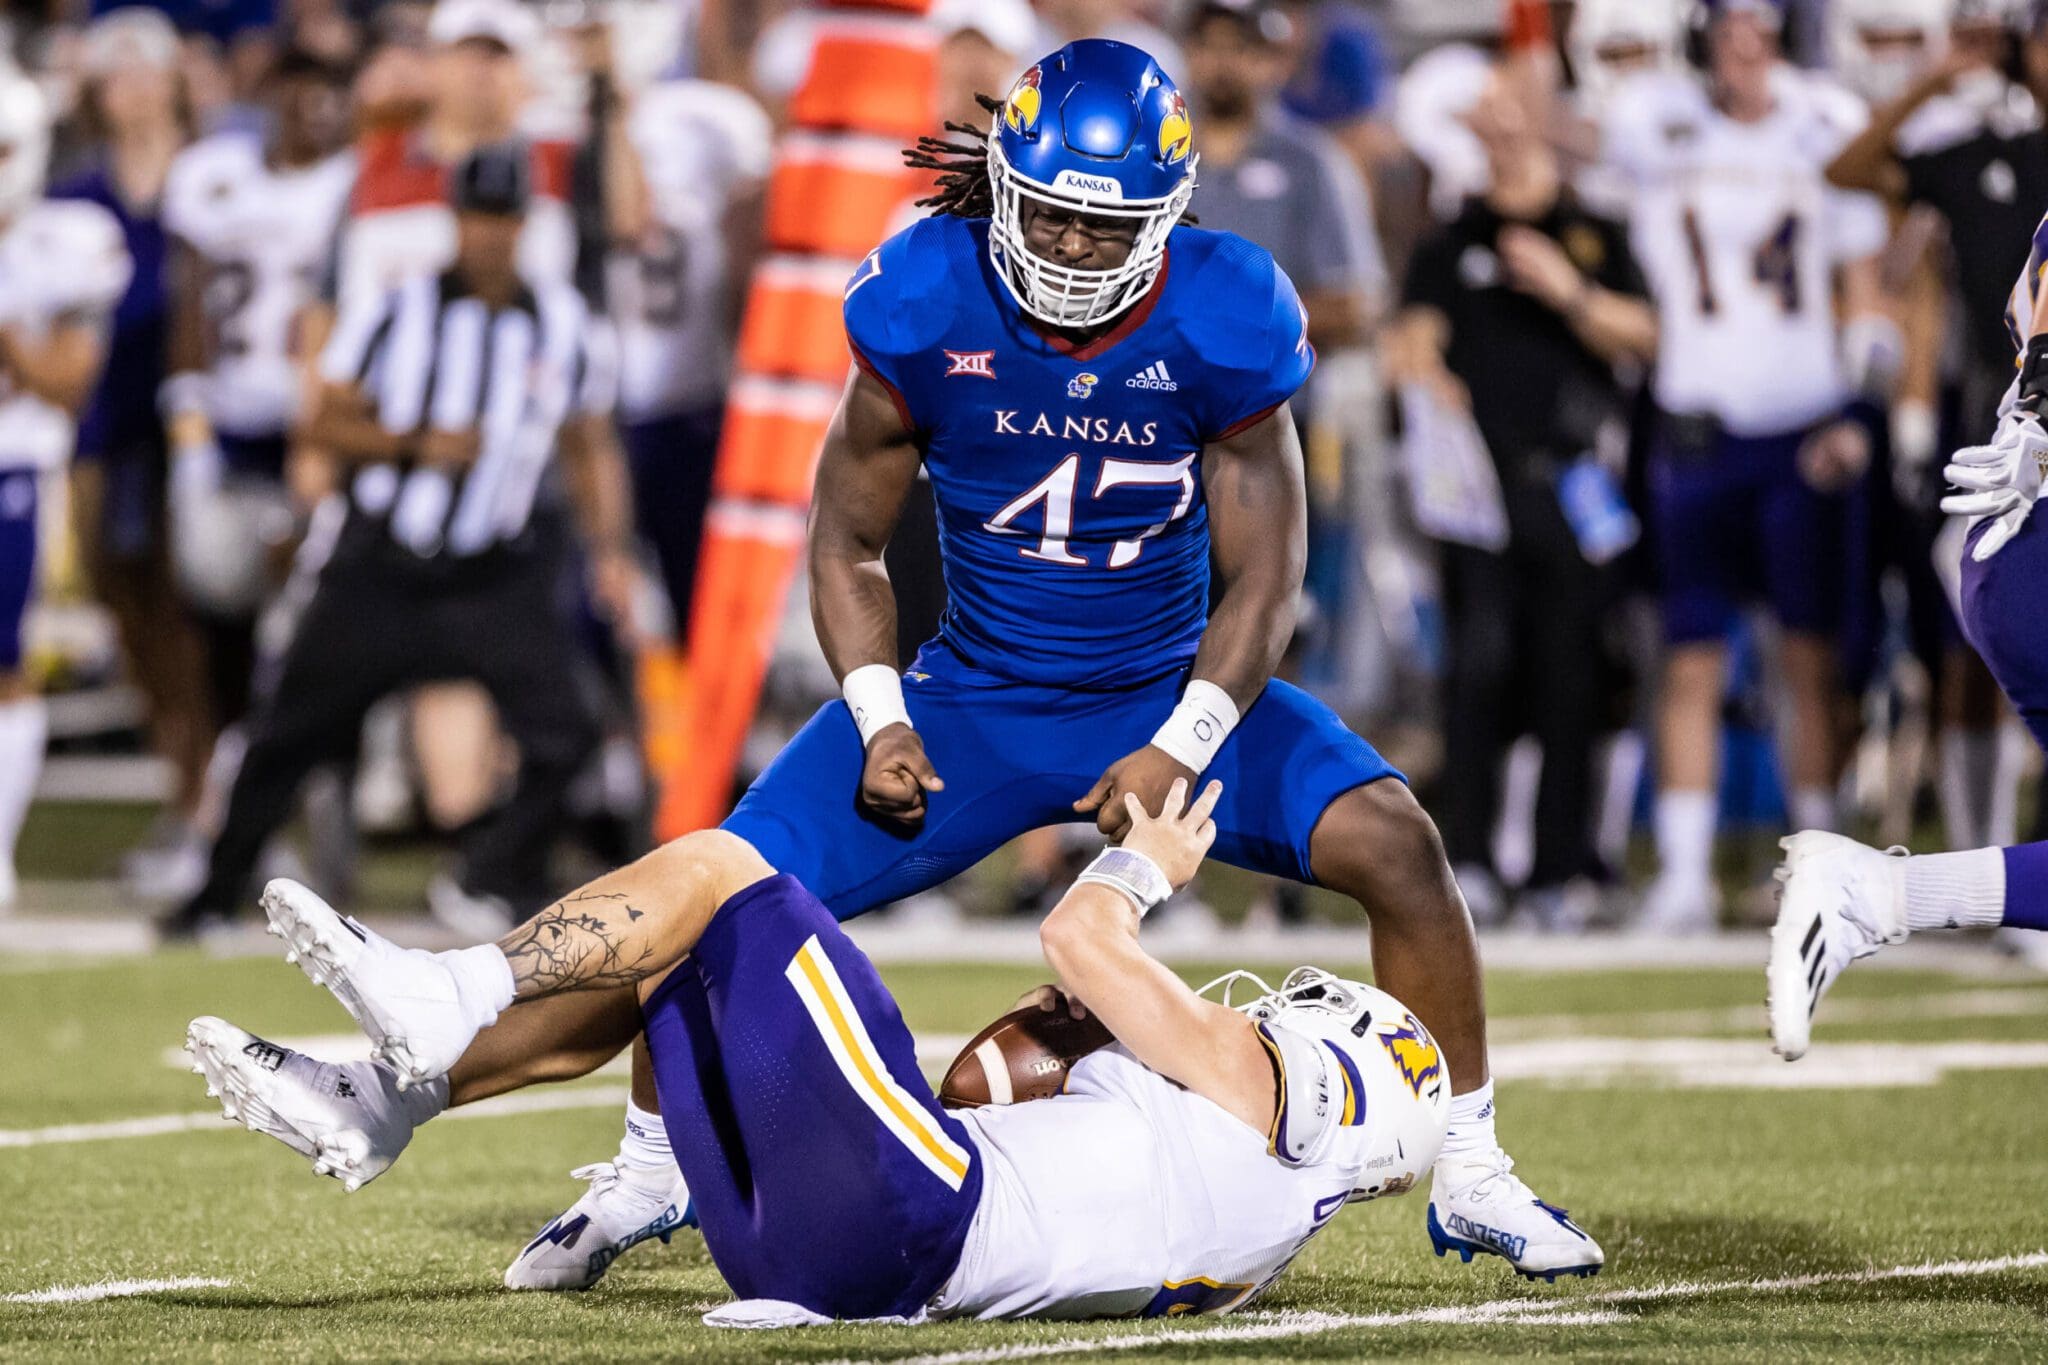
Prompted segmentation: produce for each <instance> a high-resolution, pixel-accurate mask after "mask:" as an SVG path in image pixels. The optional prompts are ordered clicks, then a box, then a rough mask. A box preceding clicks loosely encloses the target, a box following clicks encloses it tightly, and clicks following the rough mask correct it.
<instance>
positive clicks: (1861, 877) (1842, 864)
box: [1765, 829, 1906, 1062]
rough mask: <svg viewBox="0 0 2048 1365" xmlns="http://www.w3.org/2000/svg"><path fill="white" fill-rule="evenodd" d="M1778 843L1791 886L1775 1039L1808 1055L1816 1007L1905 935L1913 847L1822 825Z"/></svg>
mask: <svg viewBox="0 0 2048 1365" xmlns="http://www.w3.org/2000/svg"><path fill="white" fill-rule="evenodd" d="M1778 846H1779V847H1780V848H1782V849H1784V850H1785V860H1784V861H1783V862H1782V863H1780V864H1779V865H1778V871H1777V874H1776V875H1777V878H1778V881H1779V882H1780V883H1782V884H1783V887H1784V889H1783V890H1782V891H1781V892H1780V893H1779V897H1778V922H1777V923H1776V924H1775V925H1773V926H1772V927H1771V963H1770V968H1769V970H1768V972H1767V973H1766V974H1765V979H1766V982H1767V985H1768V990H1767V996H1768V999H1769V1003H1770V1011H1771V1047H1772V1049H1773V1050H1774V1051H1775V1052H1776V1053H1777V1054H1778V1055H1779V1056H1780V1057H1783V1058H1784V1059H1785V1060H1786V1061H1788V1062H1790V1061H1797V1060H1798V1059H1799V1058H1800V1057H1802V1056H1804V1055H1805V1053H1806V1048H1807V1044H1808V1043H1809V1042H1810V1041H1811V1040H1812V1035H1813V1012H1814V1010H1815V1009H1816V1008H1817V1007H1818V1006H1819V1005H1820V998H1821V997H1822V996H1823V995H1825V994H1827V990H1828V987H1830V986H1832V985H1834V983H1835V978H1836V977H1838V976H1840V975H1841V974H1842V969H1843V968H1845V967H1847V966H1848V965H1849V964H1850V963H1851V962H1854V961H1855V960H1856V959H1857V958H1859V957H1869V956H1870V955H1871V954H1872V953H1874V952H1876V951H1877V950H1878V949H1879V948H1882V947H1884V946H1885V945H1886V944H1889V943H1903V942H1905V939H1906V878H1905V854H1906V851H1905V850H1904V849H1902V848H1901V849H1893V850H1891V851H1890V852H1886V853H1880V852H1879V851H1878V850H1876V849H1874V848H1871V847H1869V846H1868V845H1865V844H1859V843H1857V842H1856V841H1855V840H1854V839H1846V838H1844V837H1842V836H1841V835H1839V834H1829V833H1827V832H1826V831H1824V830H1816V829H1810V830H1805V831H1803V832H1801V833H1799V834H1794V835H1792V836H1791V837H1790V838H1787V839H1782V840H1780V841H1779V844H1778Z"/></svg>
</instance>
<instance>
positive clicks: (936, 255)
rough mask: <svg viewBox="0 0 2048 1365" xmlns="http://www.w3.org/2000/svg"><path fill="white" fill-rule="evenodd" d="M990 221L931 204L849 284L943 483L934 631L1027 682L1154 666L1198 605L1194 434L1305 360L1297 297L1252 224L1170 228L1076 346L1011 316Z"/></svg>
mask: <svg viewBox="0 0 2048 1365" xmlns="http://www.w3.org/2000/svg"><path fill="white" fill-rule="evenodd" d="M988 232H989V225H988V222H987V220H985V219H961V218H954V217H934V218H928V219H925V220H923V221H921V222H919V223H917V224H915V225H913V226H912V227H910V228H908V229H906V230H905V231H903V232H901V233H899V234H897V235H896V236H894V237H892V238H890V239H889V240H888V241H887V242H884V243H883V244H882V245H881V246H880V247H879V248H877V249H876V250H875V251H874V252H873V253H871V254H870V255H869V256H868V258H867V259H866V260H865V261H863V262H862V263H861V266H860V269H859V270H857V271H855V272H854V276H853V278H852V280H851V281H849V282H848V284H847V288H846V330H847V335H848V338H849V340H850V341H851V343H852V346H853V352H854V357H855V360H856V362H857V363H858V364H859V365H860V367H861V368H862V369H863V370H865V371H866V372H867V373H868V374H870V375H872V376H873V377H874V378H875V379H877V380H879V381H880V382H881V383H882V384H883V385H885V386H886V387H887V388H888V389H889V391H890V393H891V395H892V396H893V397H894V399H895V401H896V405H897V408H898V410H899V411H900V412H901V413H902V415H903V420H904V421H905V423H906V424H908V425H909V426H910V427H911V428H913V429H914V430H915V431H916V432H917V434H918V437H919V440H920V444H921V445H922V447H923V451H924V461H925V467H926V469H927V470H928V471H929V472H930V474H931V480H932V487H933V490H934V492H935V493H936V495H937V502H938V509H939V540H940V548H941V551H942V554H943V558H944V562H945V570H946V590H947V594H948V606H947V611H946V618H945V622H944V625H943V626H942V628H941V632H940V638H941V639H942V640H944V641H945V642H946V643H947V644H949V645H950V646H951V647H952V648H953V649H954V650H955V651H956V652H957V653H958V654H960V655H961V656H962V657H963V658H964V659H965V660H966V661H967V662H968V663H970V664H972V665H974V666H975V667H977V668H981V669H984V670H987V671H988V672H991V673H994V674H997V675H999V676H1003V677H1007V678H1012V679H1015V680H1018V681H1021V682H1031V683H1040V684H1046V685H1051V686H1056V687H1076V688H1115V687H1123V686H1127V685H1129V684H1132V683H1137V682H1143V681H1146V680H1149V679H1154V678H1157V677H1160V676H1161V675H1163V674H1166V673H1170V672H1172V671H1174V670H1176V669H1178V668H1181V667H1183V666H1185V665H1186V663H1187V662H1188V660H1189V659H1190V658H1192V657H1193V655H1194V652H1195V646H1196V644H1197V642H1198V641H1199V640H1200V638H1201V634H1202V629H1203V626H1204V624H1205V623H1206V620H1207V615H1208V605H1209V513H1208V505H1207V502H1206V500H1205V498H1204V496H1203V489H1202V448H1203V447H1204V446H1205V445H1207V444H1208V443H1210V442H1212V441H1217V440H1220V439H1223V438H1225V437H1227V436H1230V435H1234V434H1235V433H1237V432H1238V431H1241V430H1243V429H1244V428H1245V427H1247V426H1249V425H1251V424H1253V423H1255V422H1257V421H1259V420H1260V419H1262V418H1263V417H1265V416H1266V415H1267V414H1268V413H1270V412H1272V411H1273V409H1274V408H1276V407H1278V406H1279V405H1280V404H1281V403H1283V402H1285V401H1286V400H1287V398H1288V397H1289V396H1290V395H1292V394H1293V393H1294V391H1295V390H1296V389H1298V388H1300V387H1301V385H1302V383H1303V381H1305V380H1306V379H1307V378H1308V375H1309V371H1310V370H1311V369H1312V368H1313V366H1314V363H1315V353H1314V351H1313V350H1312V349H1311V348H1310V346H1309V344H1308V337H1307V333H1306V330H1305V329H1306V326H1307V318H1306V315H1305V313H1304V312H1303V310H1302V306H1301V301H1300V300H1299V298H1297V297H1296V295H1295V292H1294V286H1293V285H1292V284H1290V283H1289V282H1288V279H1287V276H1286V275H1285V274H1283V273H1282V272H1281V271H1280V269H1279V267H1277V266H1276V265H1274V263H1273V258H1272V257H1271V256H1270V255H1268V254H1267V253H1266V252H1265V251H1263V250H1261V249H1260V248H1258V247H1256V246H1253V245H1252V244H1251V243H1250V242H1247V241H1245V240H1244V239H1242V238H1240V237H1234V236H1232V235H1230V234H1228V233H1221V232H1205V231H1202V230H1200V229H1197V228H1189V227H1182V228H1177V229H1175V230H1174V232H1173V234H1172V236H1171V238H1170V239H1169V244H1168V248H1167V255H1166V265H1165V268H1164V269H1163V270H1162V272H1161V274H1160V276H1159V279H1158V280H1157V281H1156V282H1155V283H1154V285H1153V287H1152V289H1151V291H1150V292H1149V293H1147V294H1146V296H1145V297H1144V298H1143V299H1141V300H1140V301H1139V302H1138V303H1137V304H1136V305H1135V306H1133V307H1132V308H1131V309H1130V310H1129V311H1128V312H1126V313H1125V314H1123V315H1122V316H1121V317H1120V318H1118V319H1117V321H1116V322H1115V324H1114V325H1113V326H1112V328H1111V329H1110V330H1109V331H1108V332H1106V333H1104V334H1103V335H1102V336H1100V337H1098V338H1096V339H1095V340H1094V341H1091V342H1090V343H1088V344H1087V345H1086V346H1082V347H1079V348H1075V347H1073V346H1072V345H1070V344H1069V343H1067V342H1065V341H1064V340H1061V339H1058V338H1055V337H1049V336H1047V335H1045V334H1044V333H1042V332H1040V331H1038V330H1037V329H1035V328H1034V327H1033V326H1032V325H1031V324H1030V323H1029V322H1028V321H1026V320H1025V319H1024V317H1023V316H1022V315H1021V314H1020V312H1019V310H1018V308H1017V306H1016V304H1015V302H1014V301H1013V300H1012V298H1011V297H1010V294H1009V292H1008V290H1007V289H1006V287H1005V286H1004V284H1003V283H1002V281H1001V280H1000V279H999V278H998V277H997V276H996V274H995V272H994V269H993V267H992V266H991V265H990V262H989V255H988Z"/></svg>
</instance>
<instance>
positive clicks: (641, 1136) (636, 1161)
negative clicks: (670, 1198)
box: [618, 1099, 676, 1180]
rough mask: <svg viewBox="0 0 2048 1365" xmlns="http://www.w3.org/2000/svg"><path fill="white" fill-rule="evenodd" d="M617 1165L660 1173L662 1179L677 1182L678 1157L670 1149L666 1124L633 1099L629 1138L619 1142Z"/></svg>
mask: <svg viewBox="0 0 2048 1365" xmlns="http://www.w3.org/2000/svg"><path fill="white" fill-rule="evenodd" d="M618 1164H619V1165H621V1166H625V1167H636V1168H638V1169H641V1170H655V1171H660V1172H662V1176H663V1179H666V1180H673V1179H675V1174H676V1157H675V1153H674V1152H672V1151H670V1150H669V1145H668V1127H667V1125H665V1124H664V1123H662V1121H661V1115H659V1114H655V1113H650V1112H649V1111H647V1110H645V1109H642V1108H641V1107H640V1106H639V1105H637V1104H635V1103H633V1101H631V1100H630V1099H629V1100H627V1101H626V1135H625V1137H624V1138H622V1139H621V1140H620V1142H619V1160H618Z"/></svg>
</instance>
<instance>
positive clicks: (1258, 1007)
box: [1202, 967, 1451, 1201]
mask: <svg viewBox="0 0 2048 1365" xmlns="http://www.w3.org/2000/svg"><path fill="white" fill-rule="evenodd" d="M1245 984H1248V985H1250V986H1251V987H1252V988H1253V989H1254V990H1256V991H1257V992H1258V995H1257V996H1256V998H1254V999H1252V1000H1250V1001H1247V1002H1245V1003H1243V1004H1239V1003H1237V1002H1236V1001H1234V1000H1233V999H1232V998H1231V996H1232V993H1233V991H1234V990H1235V989H1236V988H1237V987H1238V986H1240V985H1245ZM1219 986H1220V987H1222V992H1223V993H1222V997H1221V998H1222V1002H1223V1003H1224V1004H1225V1005H1228V1006H1230V1007H1231V1008H1233V1009H1237V1010H1241V1011H1242V1012H1243V1013H1245V1014H1247V1015H1249V1016H1250V1017H1251V1018H1252V1020H1253V1021H1254V1022H1256V1023H1257V1025H1258V1029H1259V1039H1260V1041H1261V1042H1262V1043H1264V1044H1265V1046H1266V1051H1267V1054H1268V1055H1269V1056H1270V1057H1271V1059H1272V1062H1273V1072H1274V1076H1275V1077H1276V1079H1277V1081H1278V1084H1279V1104H1278V1106H1277V1109H1276V1112H1275V1114H1274V1117H1273V1129H1272V1131H1271V1132H1270V1133H1269V1134H1268V1135H1267V1137H1268V1150H1270V1151H1271V1152H1272V1154H1273V1155H1274V1156H1275V1157H1278V1158H1279V1159H1280V1160H1281V1161H1284V1162H1286V1163H1287V1164H1288V1165H1290V1166H1309V1165H1317V1166H1324V1167H1328V1168H1331V1169H1332V1170H1334V1171H1341V1172H1344V1173H1345V1174H1346V1175H1347V1176H1348V1178H1349V1179H1350V1180H1351V1199H1352V1200H1353V1201H1358V1200H1364V1199H1379V1198H1383V1197H1385V1196H1387V1195H1395V1194H1406V1193H1407V1192H1408V1191H1409V1190H1411V1189H1413V1188H1414V1187H1415V1185H1416V1182H1418V1181H1419V1180H1420V1179H1421V1178H1422V1177H1423V1176H1424V1175H1425V1174H1427V1173H1428V1171H1429V1168H1430V1167H1431V1166H1433V1165H1435V1164H1436V1157H1437V1153H1438V1152H1439V1151H1441V1150H1442V1148H1443V1143H1444V1130H1445V1129H1446V1128H1447V1127H1448V1126H1449V1123H1450V1113H1451V1078H1450V1074H1449V1072H1448V1070H1447V1069H1446V1067H1445V1065H1444V1059H1443V1053H1442V1052H1441V1051H1440V1050H1439V1049H1438V1047H1437V1045H1436V1040H1435V1039H1434V1038H1432V1037H1430V1034H1429V1030H1428V1029H1426V1028H1424V1027H1423V1026H1422V1022H1421V1021H1420V1020H1418V1019H1417V1018H1416V1017H1415V1015H1414V1013H1413V1012H1412V1011H1411V1010H1409V1009H1408V1007H1407V1006H1405V1005H1403V1004H1402V1003H1401V1002H1400V1001H1398V1000H1396V999H1395V998H1394V997H1393V996H1391V995H1388V994H1387V993H1386V992H1385V991H1383V990H1380V989H1379V988H1378V987H1375V986H1369V985H1367V984H1365V983H1364V982H1363V981H1350V980H1346V979H1345V978H1343V977H1340V976H1333V975H1331V974H1330V973H1329V972H1326V971H1324V970H1322V969H1321V968H1320V967H1297V968H1295V969H1294V970H1293V971H1292V972H1289V973H1288V974H1287V979H1286V980H1285V981H1283V982H1282V983H1281V984H1280V986H1279V988H1278V989H1277V990H1276V989H1274V988H1273V987H1270V986H1268V985H1267V984H1266V983H1265V982H1264V981H1261V980H1260V979H1259V978H1258V977H1256V976H1254V975H1252V974H1251V973H1250V972H1232V973H1230V974H1229V975H1228V976H1223V977H1219V978H1217V979H1216V980H1215V981H1212V982H1210V983H1209V984H1208V985H1207V986H1204V987H1203V988H1202V990H1203V993H1204V994H1207V993H1208V992H1210V991H1212V990H1215V989H1216V988H1217V987H1219Z"/></svg>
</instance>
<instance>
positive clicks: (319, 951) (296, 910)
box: [262, 880, 434, 1090]
mask: <svg viewBox="0 0 2048 1365" xmlns="http://www.w3.org/2000/svg"><path fill="white" fill-rule="evenodd" d="M262 904H263V915H264V918H265V919H267V920H269V921H270V933H271V934H272V935H274V936H275V937H277V938H280V939H283V940H284V944H285V955H284V960H285V961H287V962H295V963H297V964H298V967H299V970H300V971H302V972H304V973H305V974H306V978H307V979H308V980H310V981H311V982H312V983H313V984H314V985H316V986H324V987H326V988H327V990H328V992H329V993H330V994H332V995H333V996H334V998H335V999H336V1000H339V1001H340V1002H341V1007H342V1008H343V1009H345V1010H347V1011H348V1013H349V1018H351V1019H353V1020H355V1021H356V1024H357V1026H358V1027H360V1028H361V1029H362V1030H363V1033H364V1034H365V1035H366V1036H367V1037H368V1038H369V1040H370V1055H371V1056H372V1057H374V1058H376V1059H377V1060H379V1061H381V1062H383V1063H384V1064H385V1065H387V1066H389V1067H390V1068H391V1069H392V1070H393V1071H395V1072H397V1073H398V1088H399V1089H400V1090H408V1089H411V1088H412V1087H413V1086H415V1085H421V1084H424V1083H425V1082H427V1081H430V1080H432V1079H434V1077H433V1075H432V1074H431V1073H430V1072H428V1070H427V1069H426V1068H425V1067H423V1066H421V1065H420V1064H419V1063H418V1062H417V1061H415V1060H414V1058H413V1049H412V1044H411V1042H410V1041H409V1040H408V1039H407V1038H406V1036H405V1035H404V1034H403V1033H401V1032H400V1031H399V1030H398V1029H397V1028H395V1027H394V1026H393V1025H392V1024H391V1023H389V1022H388V1021H387V1020H386V1019H385V1018H384V1017H383V1015H382V1014H381V1013H379V1011H378V1010H377V1008H376V1006H375V1005H373V1004H372V1003H371V1002H370V999H369V997H368V996H366V995H365V994H364V993H363V992H362V991H361V990H360V989H359V988H358V987H357V986H356V983H355V978H354V975H353V968H354V966H355V963H356V960H357V959H358V958H359V957H361V956H362V953H363V942H364V940H363V939H362V937H361V935H360V934H358V932H357V931H356V930H355V929H353V928H351V927H350V926H349V923H348V921H347V920H345V919H343V918H342V917H341V916H340V915H339V914H337V913H336V912H335V910H334V907H333V906H331V905H329V904H327V902H325V901H323V900H321V899H320V898H319V897H318V896H316V895H314V894H313V892H311V891H309V890H307V889H306V888H305V887H303V886H300V885H298V884H297V883H296V882H290V881H283V880H279V881H274V882H272V883H271V884H270V885H268V886H266V887H264V888H263V900H262Z"/></svg>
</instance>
